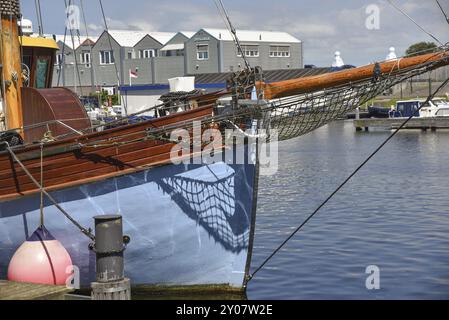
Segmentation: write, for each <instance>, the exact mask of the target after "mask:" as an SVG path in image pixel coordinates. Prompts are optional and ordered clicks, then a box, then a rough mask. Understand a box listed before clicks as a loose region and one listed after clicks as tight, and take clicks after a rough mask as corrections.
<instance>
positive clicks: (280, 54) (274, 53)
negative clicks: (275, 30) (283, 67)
mask: <svg viewBox="0 0 449 320" xmlns="http://www.w3.org/2000/svg"><path fill="white" fill-rule="evenodd" d="M273 48H276V49H273ZM279 48H288V52H287V51H284V50H279ZM285 53H287V54H285ZM269 56H270V58H290V56H291V47H290V46H286V45H271V46H270V53H269Z"/></svg>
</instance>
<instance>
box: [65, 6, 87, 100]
mask: <svg viewBox="0 0 449 320" xmlns="http://www.w3.org/2000/svg"><path fill="white" fill-rule="evenodd" d="M64 2H65V8H66V11H67V19H68V18H69V14H70V13H69V12H68V10H67V9H68V8H69V7H70V6H71V5H72V0H69V2H68V4H67V0H64ZM77 34H78V42H79V44H81V41H80V38H79V30H78V29H77ZM70 36H71V39H72V50H73V58H74V59H75V68H76V75H77V76H78V84H79V88H80V95H81V96H82V95H83V87H82V84H81V73H80V69H79V64H78V57H77V56H78V55H77V54H76V49H77V47H76V46H75V36H74V35H73V28H72V27H70ZM75 78H76V76H75ZM73 85H74V87H75V94H77V92H76V79H73Z"/></svg>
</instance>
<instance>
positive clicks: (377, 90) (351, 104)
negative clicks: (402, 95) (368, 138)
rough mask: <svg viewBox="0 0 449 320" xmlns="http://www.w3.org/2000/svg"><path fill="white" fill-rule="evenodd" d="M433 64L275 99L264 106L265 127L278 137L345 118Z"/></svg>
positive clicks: (285, 137) (293, 136)
mask: <svg viewBox="0 0 449 320" xmlns="http://www.w3.org/2000/svg"><path fill="white" fill-rule="evenodd" d="M432 67H433V64H429V65H426V66H421V67H419V68H414V69H409V70H405V69H404V70H400V71H399V72H396V73H395V74H392V75H386V76H385V75H384V76H380V77H377V78H372V79H367V80H364V81H360V82H357V83H349V84H346V85H344V86H340V87H334V88H329V89H326V90H322V91H319V92H313V93H307V94H303V95H298V96H291V97H287V98H281V99H277V100H272V101H270V102H269V104H268V105H267V106H266V108H265V109H262V113H263V118H262V119H263V121H264V126H265V127H266V128H267V129H269V130H271V131H272V130H276V131H277V134H278V140H287V139H292V138H295V137H298V136H301V135H304V134H307V133H309V132H311V131H313V130H315V129H317V128H319V127H321V126H323V125H325V124H328V123H329V122H331V121H333V120H336V119H338V118H342V117H344V116H345V115H346V113H348V112H350V111H352V110H354V109H356V108H357V107H359V106H361V105H363V104H364V103H366V102H368V101H369V100H371V99H373V98H375V97H376V96H379V95H382V94H383V93H384V92H385V91H387V90H388V89H390V88H391V87H393V86H394V85H396V84H399V83H401V82H403V81H405V80H407V79H409V78H411V77H414V76H417V75H420V74H422V73H425V72H428V71H429V70H432Z"/></svg>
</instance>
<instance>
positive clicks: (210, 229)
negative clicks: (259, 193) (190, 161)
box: [157, 172, 251, 252]
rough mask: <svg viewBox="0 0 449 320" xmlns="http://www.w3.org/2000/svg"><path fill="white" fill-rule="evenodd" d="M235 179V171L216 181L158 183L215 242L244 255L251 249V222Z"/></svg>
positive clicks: (183, 179)
mask: <svg viewBox="0 0 449 320" xmlns="http://www.w3.org/2000/svg"><path fill="white" fill-rule="evenodd" d="M234 179H235V172H232V173H230V174H228V175H227V176H225V177H222V178H217V179H216V180H215V181H203V180H198V179H192V178H187V177H182V176H172V177H168V178H162V179H161V180H159V181H157V183H158V185H159V187H160V188H161V189H162V190H163V191H164V192H165V193H167V194H168V195H170V197H171V198H172V200H173V201H175V202H176V204H177V205H178V206H179V207H180V208H181V209H182V211H183V212H184V213H185V214H186V215H187V216H189V217H190V218H191V219H192V220H194V221H196V222H197V223H198V224H199V225H201V226H202V227H203V228H204V229H205V230H206V231H207V233H208V234H209V235H210V236H212V237H213V238H214V239H215V241H217V242H219V243H220V244H221V245H223V247H224V248H225V249H226V250H228V251H232V252H240V251H242V250H246V249H247V248H248V241H249V234H250V221H249V218H248V213H247V212H246V210H245V207H244V206H243V207H242V206H241V203H239V201H237V199H236V195H235V194H236V192H237V190H235V184H234ZM249 207H250V208H251V206H249Z"/></svg>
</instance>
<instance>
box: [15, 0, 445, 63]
mask: <svg viewBox="0 0 449 320" xmlns="http://www.w3.org/2000/svg"><path fill="white" fill-rule="evenodd" d="M66 1H67V2H68V1H69V0H66ZM81 1H82V4H83V7H84V12H85V13H86V20H87V23H86V24H82V25H81V30H80V32H81V34H82V35H85V34H86V29H87V33H88V34H89V35H93V34H99V33H101V31H102V30H104V22H103V17H102V14H101V9H100V5H99V1H98V0H72V4H74V5H78V6H80V4H81ZM392 1H393V2H394V4H396V5H397V6H398V7H400V8H401V9H402V10H403V11H405V12H406V13H407V14H408V15H410V16H411V17H412V18H413V19H414V20H415V21H416V22H417V23H418V24H419V25H420V26H421V27H422V28H424V29H425V30H427V31H428V32H430V33H431V34H432V35H434V36H435V37H436V38H437V39H438V40H439V41H441V42H442V43H447V42H449V24H448V23H447V22H446V20H445V18H444V16H443V14H442V13H441V11H440V10H439V8H438V6H437V4H436V1H435V0H392ZM439 1H440V3H441V5H442V6H443V8H444V10H445V11H446V14H449V0H439ZM64 2H65V1H64V0H40V3H41V11H42V19H43V30H44V32H45V33H51V34H64V28H65V18H66V14H65V4H64ZM102 2H103V6H104V11H105V15H106V20H107V24H108V27H109V28H110V29H130V30H145V31H172V32H176V31H181V30H182V31H198V30H199V29H201V28H206V27H209V28H225V23H224V21H223V19H222V17H221V16H220V14H219V11H218V9H217V7H216V5H215V2H214V1H213V0H165V1H152V0H126V1H125V0H102ZM223 3H224V5H225V7H226V9H227V11H228V13H229V16H230V18H231V21H232V23H233V24H234V26H235V28H236V29H246V30H266V31H285V32H288V33H290V34H292V35H294V36H295V37H296V38H298V39H299V40H301V41H302V42H303V45H304V63H305V64H315V65H317V66H329V65H330V64H331V63H332V60H333V56H334V52H335V51H337V50H338V51H340V52H341V56H342V58H343V60H344V62H345V63H346V64H352V65H356V66H359V65H364V64H367V63H372V62H374V61H380V60H384V59H385V57H386V55H387V54H388V49H389V47H391V46H393V47H395V48H396V53H397V54H398V55H403V54H404V52H405V50H406V49H407V48H408V47H409V46H410V45H411V44H413V43H416V42H420V41H433V42H436V41H435V40H434V39H432V38H431V37H430V36H428V35H427V34H426V33H424V32H423V31H421V30H420V29H419V28H418V27H417V26H416V25H415V24H414V23H413V22H412V21H410V20H409V19H408V18H407V17H405V16H404V15H403V14H402V13H400V12H399V11H397V10H396V9H395V8H394V7H393V6H391V5H390V4H389V2H388V1H387V0H368V1H366V0H339V1H335V0H271V1H268V0H257V1H254V0H246V1H243V0H223ZM21 4H22V13H23V15H24V17H25V18H27V19H30V20H32V21H33V24H34V29H35V30H37V23H36V21H37V19H36V8H35V1H34V0H22V1H21ZM377 12H378V13H379V14H378V15H377ZM85 26H87V28H86V27H85Z"/></svg>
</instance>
